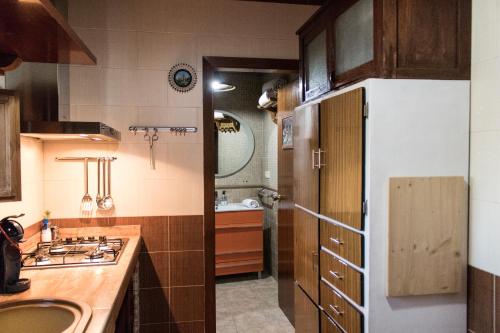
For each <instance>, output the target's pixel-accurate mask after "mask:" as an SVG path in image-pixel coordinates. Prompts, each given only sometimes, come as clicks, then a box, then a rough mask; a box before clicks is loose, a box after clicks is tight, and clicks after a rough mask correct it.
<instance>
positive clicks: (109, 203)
mask: <svg viewBox="0 0 500 333" xmlns="http://www.w3.org/2000/svg"><path fill="white" fill-rule="evenodd" d="M106 163H107V166H108V170H107V171H108V183H107V188H105V189H104V191H105V192H104V199H103V209H104V210H111V209H113V208H114V206H115V204H114V202H113V198H112V197H111V159H110V158H106V159H105V160H104V166H105V167H106ZM104 172H106V170H104ZM103 180H104V177H103ZM103 182H104V181H103Z"/></svg>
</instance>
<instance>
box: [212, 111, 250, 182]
mask: <svg viewBox="0 0 500 333" xmlns="http://www.w3.org/2000/svg"><path fill="white" fill-rule="evenodd" d="M214 124H215V126H214V131H215V147H216V151H215V154H216V165H215V178H224V177H228V176H231V175H234V174H235V173H237V172H238V171H240V170H241V169H243V168H244V167H245V166H246V165H247V164H248V162H250V160H251V159H252V156H253V152H254V150H255V137H254V135H253V132H252V129H251V128H250V126H248V124H247V123H246V122H245V121H244V120H242V119H241V118H240V117H238V116H237V115H235V114H233V113H231V112H227V111H221V110H215V111H214Z"/></svg>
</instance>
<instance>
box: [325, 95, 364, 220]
mask: <svg viewBox="0 0 500 333" xmlns="http://www.w3.org/2000/svg"><path fill="white" fill-rule="evenodd" d="M363 90H364V89H363V88H359V89H355V90H352V91H349V92H347V93H345V94H342V95H338V96H335V97H332V98H329V99H327V100H324V101H322V102H321V115H320V117H321V125H320V126H321V153H320V155H321V163H322V164H324V165H322V166H321V175H320V198H321V199H320V200H321V202H320V212H321V214H322V215H325V216H327V217H330V218H332V219H334V220H337V221H339V222H342V223H344V224H347V225H349V226H352V227H354V228H357V229H362V228H363V223H362V222H363V219H362V211H363V137H364V135H363V127H364V126H363V122H364V116H363V105H364V104H363V94H364V91H363Z"/></svg>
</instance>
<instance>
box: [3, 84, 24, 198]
mask: <svg viewBox="0 0 500 333" xmlns="http://www.w3.org/2000/svg"><path fill="white" fill-rule="evenodd" d="M19 112H20V108H19V98H18V96H16V95H15V94H14V92H12V91H9V90H0V200H6V201H16V200H21V147H20V137H19V129H20V125H19Z"/></svg>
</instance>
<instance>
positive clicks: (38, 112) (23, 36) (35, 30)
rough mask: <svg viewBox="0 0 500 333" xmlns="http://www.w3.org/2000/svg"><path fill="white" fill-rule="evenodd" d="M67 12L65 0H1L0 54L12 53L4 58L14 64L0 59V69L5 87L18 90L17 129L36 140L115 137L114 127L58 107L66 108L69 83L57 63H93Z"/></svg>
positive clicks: (66, 69)
mask: <svg viewBox="0 0 500 333" xmlns="http://www.w3.org/2000/svg"><path fill="white" fill-rule="evenodd" d="M67 12H68V8H67V1H66V0H24V1H21V0H19V1H18V0H6V1H5V4H2V11H1V12H0V22H2V23H0V54H7V55H12V57H10V58H9V60H12V59H13V60H14V65H12V64H8V63H2V62H1V61H0V70H1V69H2V68H3V69H4V70H5V69H8V71H5V88H6V89H9V90H13V91H15V92H16V93H17V94H19V99H20V107H21V117H20V118H21V135H22V136H29V137H35V138H39V139H41V140H91V141H119V140H120V132H119V131H117V130H116V129H114V128H112V127H110V126H107V125H106V124H103V123H101V122H98V121H95V122H88V121H85V122H81V121H69V120H70V117H69V114H64V112H63V111H64V110H69V104H70V98H69V92H70V88H71V87H70V86H69V67H68V65H62V64H81V65H95V64H96V61H97V60H96V58H95V56H94V55H93V54H92V52H90V50H89V49H88V48H87V47H86V46H85V44H84V43H83V42H82V41H81V39H80V38H79V37H78V36H77V35H76V33H75V32H74V31H73V30H72V29H71V27H70V26H69V25H68V23H67ZM4 21H5V22H4ZM19 59H21V60H22V61H24V62H21V61H18V60H19ZM0 60H1V59H0ZM20 63H21V64H20ZM19 64H20V65H19ZM2 65H7V66H6V67H5V66H2ZM17 66H18V67H17ZM60 106H61V107H60Z"/></svg>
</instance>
